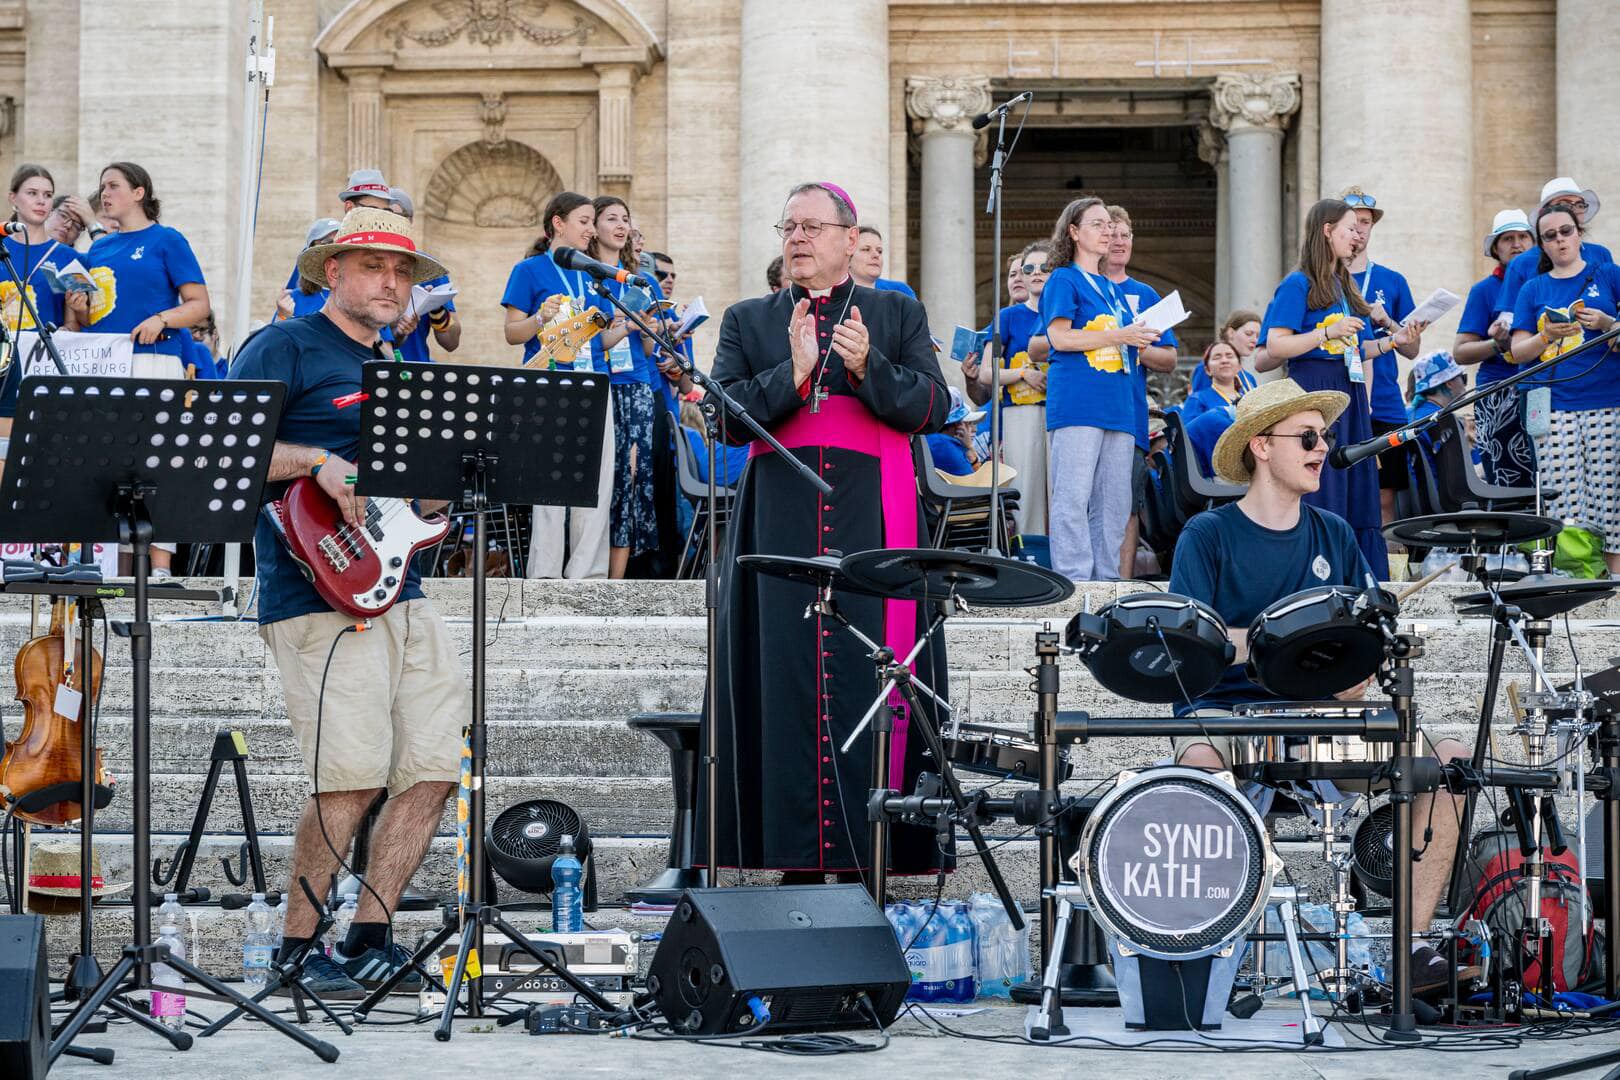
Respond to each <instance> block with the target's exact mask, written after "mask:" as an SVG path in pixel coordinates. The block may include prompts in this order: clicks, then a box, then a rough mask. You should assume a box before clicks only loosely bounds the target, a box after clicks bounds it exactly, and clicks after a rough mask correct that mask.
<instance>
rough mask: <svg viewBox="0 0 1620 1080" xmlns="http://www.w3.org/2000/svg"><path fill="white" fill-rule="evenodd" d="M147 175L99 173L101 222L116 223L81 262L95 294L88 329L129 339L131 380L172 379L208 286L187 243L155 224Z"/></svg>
mask: <svg viewBox="0 0 1620 1080" xmlns="http://www.w3.org/2000/svg"><path fill="white" fill-rule="evenodd" d="M158 211H159V205H158V199H157V196H156V195H155V194H154V193H153V188H152V177H151V174H150V173H148V172H147V171H146V170H145V169H143V168H141V167H140V166H139V165H136V164H133V163H131V162H128V161H115V162H113V163H112V164H111V165H108V166H107V167H106V168H105V169H102V170H101V216H102V217H104V218H106V219H108V220H110V221H114V222H116V223H117V224H118V231H117V232H110V233H108V234H107V235H105V236H103V237H102V238H101V239H99V240H97V241H96V242H95V243H94V244H91V245H90V251H89V253H88V254H87V255H86V256H85V260H84V261H85V262H86V263H87V264H88V265H89V268H90V277H91V278H92V279H94V281H95V283H96V285H97V286H99V291H98V292H97V293H95V294H94V295H93V296H91V298H90V318H89V326H88V329H90V330H93V331H95V332H96V333H99V334H108V333H111V334H128V335H129V336H130V337H131V338H132V339H133V340H134V342H135V368H134V373H135V376H136V377H137V378H160V379H178V378H180V376H181V374H182V372H183V370H184V366H185V365H184V359H183V358H184V356H185V353H186V349H187V348H188V347H189V345H190V343H191V336H190V335H189V334H186V333H183V331H184V330H185V329H187V328H189V327H192V326H196V325H197V324H198V323H200V322H202V321H203V320H204V319H206V318H207V317H208V312H209V304H208V287H207V285H206V284H204V282H203V274H202V268H201V267H200V266H198V265H197V256H196V255H194V254H192V251H191V245H190V244H189V243H187V242H186V238H185V237H184V236H182V235H181V234H180V233H179V231H178V230H175V229H171V228H169V227H168V226H167V225H161V224H159V223H158Z"/></svg>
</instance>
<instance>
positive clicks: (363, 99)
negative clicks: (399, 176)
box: [348, 68, 384, 172]
mask: <svg viewBox="0 0 1620 1080" xmlns="http://www.w3.org/2000/svg"><path fill="white" fill-rule="evenodd" d="M348 76H349V170H350V171H351V172H352V171H353V170H355V169H381V168H382V167H383V165H384V161H383V142H382V140H383V134H382V129H383V123H382V107H383V95H382V70H381V69H380V68H356V69H354V70H352V71H350V72H349V73H348Z"/></svg>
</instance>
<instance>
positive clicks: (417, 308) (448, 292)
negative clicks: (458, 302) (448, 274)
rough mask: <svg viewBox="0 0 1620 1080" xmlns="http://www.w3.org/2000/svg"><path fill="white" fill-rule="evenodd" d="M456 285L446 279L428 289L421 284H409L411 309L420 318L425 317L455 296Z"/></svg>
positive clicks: (456, 293)
mask: <svg viewBox="0 0 1620 1080" xmlns="http://www.w3.org/2000/svg"><path fill="white" fill-rule="evenodd" d="M457 295H459V294H458V292H457V291H456V287H455V286H454V285H452V284H450V283H449V282H448V281H446V282H445V283H444V284H442V285H435V286H433V288H431V289H429V288H426V287H424V286H421V285H412V286H411V311H413V312H415V313H416V315H417V316H418V317H420V318H423V319H425V318H427V317H428V316H429V315H432V314H433V313H434V312H435V311H438V310H439V309H440V308H442V307H444V305H446V304H448V303H449V302H450V301H452V300H454V299H455V298H456V297H457Z"/></svg>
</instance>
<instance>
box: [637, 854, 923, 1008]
mask: <svg viewBox="0 0 1620 1080" xmlns="http://www.w3.org/2000/svg"><path fill="white" fill-rule="evenodd" d="M647 988H648V990H650V991H651V992H652V994H653V997H654V998H655V999H656V1001H657V1003H658V1007H659V1009H660V1010H662V1012H663V1014H664V1017H665V1019H667V1020H668V1021H669V1022H670V1024H671V1025H672V1026H674V1028H675V1029H676V1030H677V1031H681V1032H684V1033H686V1034H692V1035H718V1034H721V1033H724V1032H741V1031H748V1030H750V1029H751V1028H755V1027H758V1026H759V1019H758V1017H759V1015H762V1013H763V1012H764V1011H768V1012H769V1014H770V1019H769V1021H768V1022H767V1025H766V1027H765V1029H764V1030H765V1032H766V1033H767V1034H781V1033H786V1032H802V1031H830V1030H833V1029H837V1028H862V1027H876V1026H878V1025H882V1026H884V1027H887V1026H888V1025H889V1024H890V1023H891V1022H892V1021H893V1020H894V1017H895V1014H896V1013H898V1012H899V1011H900V1006H901V1004H902V1003H903V1002H904V1001H905V998H906V991H907V990H909V989H910V988H911V970H910V968H909V967H908V966H907V964H906V960H905V957H904V956H903V955H901V952H900V944H899V942H897V941H896V940H895V937H894V930H893V928H892V927H891V926H890V925H889V920H888V919H887V918H886V917H885V916H884V914H883V911H882V909H880V908H879V907H878V906H877V905H876V904H874V903H873V902H872V898H871V897H870V896H868V895H867V894H866V892H865V890H863V889H862V888H861V887H860V886H858V885H788V886H781V887H777V888H770V887H741V888H734V889H688V890H686V891H685V892H683V893H682V894H681V899H680V901H679V902H678V903H677V904H676V905H675V912H674V914H673V915H671V916H670V919H669V925H668V926H667V927H666V928H665V929H664V937H663V940H661V941H660V942H659V943H658V951H657V952H656V953H654V954H653V959H652V967H651V969H650V971H649V973H648V976H647ZM756 999H757V1003H758V1006H762V1007H763V1009H762V1010H760V1009H757V1008H756V1006H755V1004H754V1002H755V1000H756ZM874 1016H875V1018H876V1019H875V1020H874Z"/></svg>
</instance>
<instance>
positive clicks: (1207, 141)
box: [1198, 124, 1232, 330]
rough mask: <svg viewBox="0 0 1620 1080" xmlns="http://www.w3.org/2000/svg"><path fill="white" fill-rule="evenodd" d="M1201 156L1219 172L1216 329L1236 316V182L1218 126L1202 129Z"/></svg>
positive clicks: (1224, 141) (1216, 196)
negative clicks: (1234, 264)
mask: <svg viewBox="0 0 1620 1080" xmlns="http://www.w3.org/2000/svg"><path fill="white" fill-rule="evenodd" d="M1198 156H1199V157H1200V158H1201V159H1203V160H1204V161H1206V162H1208V163H1209V164H1210V165H1212V166H1213V167H1214V169H1215V326H1216V329H1217V330H1218V329H1219V328H1220V324H1221V322H1222V321H1223V320H1224V319H1225V318H1226V317H1227V316H1228V315H1230V314H1231V313H1232V222H1231V215H1232V211H1231V199H1232V182H1231V177H1230V176H1229V175H1228V173H1227V164H1226V136H1224V135H1222V134H1221V132H1220V130H1219V129H1218V128H1216V127H1215V125H1214V124H1200V125H1199V126H1198Z"/></svg>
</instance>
